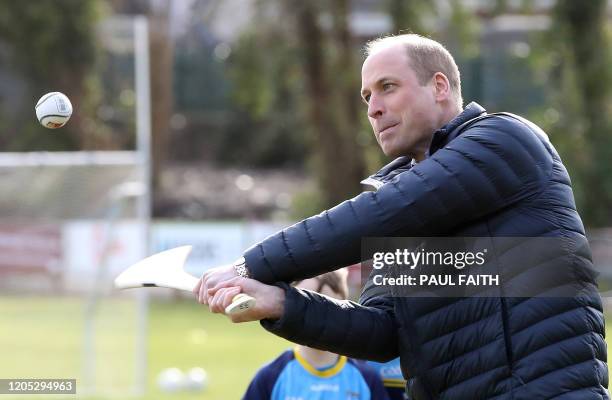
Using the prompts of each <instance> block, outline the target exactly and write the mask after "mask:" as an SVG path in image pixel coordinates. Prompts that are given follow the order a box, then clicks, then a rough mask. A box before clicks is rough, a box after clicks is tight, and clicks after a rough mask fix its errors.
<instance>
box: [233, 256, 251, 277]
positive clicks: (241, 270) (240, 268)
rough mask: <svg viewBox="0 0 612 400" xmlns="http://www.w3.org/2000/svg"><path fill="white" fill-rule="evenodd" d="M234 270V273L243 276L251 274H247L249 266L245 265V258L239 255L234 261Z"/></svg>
mask: <svg viewBox="0 0 612 400" xmlns="http://www.w3.org/2000/svg"><path fill="white" fill-rule="evenodd" d="M233 265H234V270H236V274H238V276H241V277H243V278H250V277H251V274H249V268H248V267H247V265H246V260H245V259H244V257H240V258H239V259H237V260H236V261H234V264H233Z"/></svg>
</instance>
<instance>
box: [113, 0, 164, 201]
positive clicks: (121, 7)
mask: <svg viewBox="0 0 612 400" xmlns="http://www.w3.org/2000/svg"><path fill="white" fill-rule="evenodd" d="M171 3H172V2H171V1H170V0H111V5H112V7H113V10H114V11H115V12H116V13H120V14H128V15H137V14H142V15H146V16H148V20H149V59H150V62H149V64H150V78H151V140H152V143H151V153H152V154H151V156H152V161H153V165H152V179H153V190H154V191H157V190H158V189H159V180H160V176H161V170H162V168H163V165H164V161H165V159H166V157H167V153H168V137H169V133H170V117H171V116H172V111H173V105H174V99H173V90H172V89H173V65H174V45H173V43H174V42H173V38H172V37H171V35H170V24H169V18H170V12H171Z"/></svg>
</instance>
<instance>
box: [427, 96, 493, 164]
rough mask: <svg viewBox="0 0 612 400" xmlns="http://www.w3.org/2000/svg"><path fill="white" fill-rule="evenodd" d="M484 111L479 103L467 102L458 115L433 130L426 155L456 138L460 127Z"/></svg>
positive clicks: (431, 153)
mask: <svg viewBox="0 0 612 400" xmlns="http://www.w3.org/2000/svg"><path fill="white" fill-rule="evenodd" d="M485 113H486V110H485V109H484V108H483V107H482V106H481V105H480V104H478V103H476V102H474V101H473V102H471V103H470V104H468V105H467V106H466V107H465V108H464V109H463V111H462V112H461V113H460V114H459V115H457V116H456V117H455V118H453V119H451V120H450V122H449V123H448V124H446V125H444V126H443V127H442V128H440V129H438V130H437V131H435V132H434V134H433V137H432V139H431V144H430V145H429V150H428V151H427V153H426V157H427V158H429V157H430V156H431V155H433V154H434V153H435V152H436V151H438V150H440V149H441V148H442V147H444V146H446V145H447V144H448V142H450V141H451V140H453V139H454V138H456V137H457V136H458V135H459V133H461V129H460V128H462V127H463V125H465V124H466V123H468V122H470V121H471V120H473V119H474V118H476V117H479V116H481V115H483V114H485Z"/></svg>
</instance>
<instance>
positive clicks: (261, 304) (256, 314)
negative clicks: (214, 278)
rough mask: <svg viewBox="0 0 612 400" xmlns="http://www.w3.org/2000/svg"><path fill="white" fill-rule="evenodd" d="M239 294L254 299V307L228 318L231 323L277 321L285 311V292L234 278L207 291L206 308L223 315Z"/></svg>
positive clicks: (250, 280) (245, 279) (253, 281)
mask: <svg viewBox="0 0 612 400" xmlns="http://www.w3.org/2000/svg"><path fill="white" fill-rule="evenodd" d="M239 293H244V294H248V295H249V296H251V297H253V298H254V299H255V302H256V303H255V307H253V308H251V309H249V310H247V311H244V312H241V313H238V314H232V315H229V316H228V317H229V318H230V319H231V320H232V322H248V321H259V320H261V319H279V318H280V317H282V316H283V312H284V310H285V290H284V289H281V288H279V287H277V286H270V285H266V284H263V283H261V282H259V281H256V280H254V279H247V278H242V277H235V278H233V279H230V280H227V281H224V282H220V283H219V284H217V285H215V286H214V287H212V288H211V289H210V290H209V291H208V307H209V308H210V311H212V312H214V313H224V312H225V307H227V306H229V305H230V304H231V303H232V299H233V298H234V296H236V295H237V294H239Z"/></svg>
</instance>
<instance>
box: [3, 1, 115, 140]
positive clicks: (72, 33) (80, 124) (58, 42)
mask: <svg viewBox="0 0 612 400" xmlns="http://www.w3.org/2000/svg"><path fill="white" fill-rule="evenodd" d="M101 5H102V3H101V2H99V1H95V0H83V1H72V0H39V1H36V2H18V1H3V2H1V3H0V42H2V43H3V44H4V45H5V46H6V48H7V50H8V56H7V60H8V62H9V67H10V69H11V70H12V72H13V73H14V74H15V76H16V77H18V78H19V79H23V80H24V82H25V85H26V86H25V90H26V91H27V92H28V93H27V94H26V95H25V98H24V106H23V109H21V110H19V112H18V115H16V116H13V118H12V119H13V121H12V122H13V123H12V128H11V129H10V130H9V129H7V130H4V133H5V134H8V135H10V136H11V137H5V138H4V140H3V141H4V142H5V143H7V147H8V148H7V150H14V151H20V150H21V151H23V150H42V149H45V150H49V149H58V150H75V149H95V148H109V147H110V148H112V143H111V141H110V140H109V137H108V136H106V135H104V133H105V131H104V130H103V129H99V127H97V126H96V125H95V124H92V123H91V117H92V115H94V113H95V102H96V98H97V95H98V94H99V93H98V92H99V90H98V89H99V84H100V82H99V80H98V79H97V78H96V76H95V75H94V68H95V63H96V59H97V47H96V41H95V33H96V31H95V29H94V27H95V24H96V22H97V21H98V20H99V18H100V17H101V15H102V13H103V8H102V7H101ZM50 91H62V92H64V93H66V94H67V95H68V97H69V98H70V99H71V101H72V104H73V107H74V110H75V112H74V114H73V115H72V118H71V121H70V123H69V124H68V125H67V126H66V127H65V128H62V132H61V134H58V135H49V132H48V131H45V130H44V129H41V128H40V127H39V126H37V122H36V120H35V118H34V111H33V106H34V104H35V103H36V100H37V99H38V98H39V97H40V96H41V95H43V94H45V93H46V92H50ZM28 100H29V101H28Z"/></svg>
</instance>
